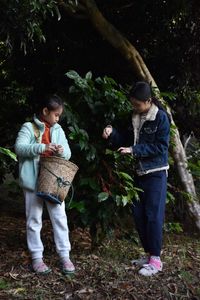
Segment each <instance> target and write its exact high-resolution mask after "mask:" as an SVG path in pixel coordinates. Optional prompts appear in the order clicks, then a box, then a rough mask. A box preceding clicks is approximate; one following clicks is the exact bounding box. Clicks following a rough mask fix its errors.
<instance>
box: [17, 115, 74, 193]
mask: <svg viewBox="0 0 200 300" xmlns="http://www.w3.org/2000/svg"><path fill="white" fill-rule="evenodd" d="M34 123H35V124H36V125H37V127H38V129H39V133H40V134H39V141H37V140H36V137H35V135H34V129H33V124H32V123H31V122H26V123H24V124H23V125H22V127H21V129H20V131H19V132H18V136H17V139H16V142H15V152H16V154H17V156H18V159H19V184H20V186H21V187H22V188H23V189H28V190H31V191H35V188H36V184H37V178H38V171H39V160H40V154H42V153H43V152H44V151H45V144H42V143H41V139H42V135H43V133H44V130H45V125H44V123H42V122H41V121H40V120H39V119H37V117H36V116H35V115H34ZM50 135H51V143H55V144H58V145H62V146H63V148H64V152H63V153H62V154H61V155H59V157H62V158H64V159H66V160H69V159H70V157H71V150H70V148H69V145H68V141H67V139H66V136H65V133H64V131H63V129H62V127H61V126H60V125H59V124H55V125H54V126H52V127H51V128H50Z"/></svg>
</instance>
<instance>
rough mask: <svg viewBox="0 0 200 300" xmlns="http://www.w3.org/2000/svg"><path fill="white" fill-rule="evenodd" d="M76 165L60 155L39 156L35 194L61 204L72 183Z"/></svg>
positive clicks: (76, 169) (76, 168)
mask: <svg viewBox="0 0 200 300" xmlns="http://www.w3.org/2000/svg"><path fill="white" fill-rule="evenodd" d="M77 171H78V166H77V165H75V164H74V163H72V162H70V161H68V160H65V159H63V158H60V157H56V156H50V157H41V159H40V173H39V178H38V188H37V195H38V196H39V197H41V198H44V199H45V200H50V201H51V202H55V203H59V204H61V203H62V202H63V201H64V200H65V198H66V196H67V194H68V191H69V189H70V187H71V185H72V181H73V179H74V176H75V174H76V172H77Z"/></svg>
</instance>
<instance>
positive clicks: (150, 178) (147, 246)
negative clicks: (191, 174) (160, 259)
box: [133, 171, 167, 256]
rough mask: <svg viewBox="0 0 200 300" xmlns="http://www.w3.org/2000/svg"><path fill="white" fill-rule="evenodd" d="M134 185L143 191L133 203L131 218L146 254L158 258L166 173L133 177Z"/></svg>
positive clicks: (165, 190) (160, 244)
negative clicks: (133, 220)
mask: <svg viewBox="0 0 200 300" xmlns="http://www.w3.org/2000/svg"><path fill="white" fill-rule="evenodd" d="M135 184H136V186H137V187H139V188H140V189H142V190H143V192H140V193H139V197H140V200H134V202H133V216H134V219H135V225H136V229H137V231H138V234H139V237H140V240H141V243H142V246H143V248H144V250H145V252H146V253H150V255H155V256H160V252H161V247H162V231H163V228H162V227H163V222H164V213H165V202H166V192H167V175H166V171H158V172H154V173H149V174H147V175H143V176H136V177H135Z"/></svg>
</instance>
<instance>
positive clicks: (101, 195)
mask: <svg viewBox="0 0 200 300" xmlns="http://www.w3.org/2000/svg"><path fill="white" fill-rule="evenodd" d="M108 197H109V194H108V193H106V192H102V193H99V194H98V202H103V201H105V200H107V199H108Z"/></svg>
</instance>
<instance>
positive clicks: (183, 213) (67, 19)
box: [0, 0, 200, 246]
mask: <svg viewBox="0 0 200 300" xmlns="http://www.w3.org/2000/svg"><path fill="white" fill-rule="evenodd" d="M0 2H1V10H0V86H1V90H0V97H1V99H0V100H1V114H0V141H1V144H0V146H1V147H2V148H1V156H0V166H1V170H0V180H1V189H4V187H5V186H6V189H7V194H6V195H8V196H9V197H8V198H9V200H8V201H10V202H8V203H9V204H5V199H4V196H3V194H1V207H2V211H3V207H4V206H6V205H8V206H9V208H8V209H7V210H6V214H7V215H10V214H12V215H15V216H19V215H20V212H19V211H18V210H17V208H18V204H19V203H21V202H22V194H21V192H20V190H19V188H18V185H17V183H16V181H15V180H10V175H9V174H11V173H12V175H13V176H14V178H16V179H17V162H16V161H14V160H12V159H11V157H10V156H9V155H8V156H7V155H5V154H6V153H7V154H9V153H8V152H5V150H4V149H9V150H11V151H13V150H14V149H13V145H14V142H15V138H16V135H17V132H18V130H19V128H20V126H21V124H22V123H23V122H25V121H26V120H31V118H32V115H33V113H34V110H35V104H36V102H37V101H38V100H39V99H41V98H42V97H43V96H44V95H45V94H46V93H57V94H58V95H59V96H61V97H62V98H63V99H64V101H65V113H64V115H63V118H62V120H61V125H62V126H63V128H64V130H65V132H66V135H67V136H68V139H69V143H70V147H71V149H72V159H71V160H72V161H73V162H75V163H76V164H77V165H78V166H79V172H78V173H77V175H76V178H75V181H74V183H73V184H74V187H75V194H74V198H73V201H72V202H71V203H70V205H69V207H68V216H69V224H70V228H71V230H75V229H76V228H89V231H90V235H91V237H92V246H95V245H96V244H99V243H100V242H101V241H102V240H103V238H105V236H106V235H109V236H112V235H113V234H115V232H116V231H117V230H120V232H121V233H120V235H123V236H128V237H129V238H133V237H132V233H130V231H132V226H133V224H132V223H131V221H130V220H129V217H130V219H131V206H130V203H131V201H132V199H136V198H137V187H135V185H134V178H132V176H131V174H132V166H133V165H134V160H132V159H131V158H130V157H126V158H123V159H120V158H119V156H118V154H117V153H115V152H112V151H109V150H107V149H106V148H107V146H106V143H105V141H104V140H102V138H101V135H102V130H103V128H104V126H105V125H106V124H108V123H112V124H121V125H122V126H124V125H125V124H126V121H127V117H128V116H129V115H130V111H131V108H130V104H129V101H128V98H127V94H128V90H129V88H130V86H131V85H132V84H134V83H135V82H136V81H138V80H141V79H144V80H147V81H150V82H151V80H149V78H151V76H149V73H148V72H150V73H151V74H153V78H154V79H155V81H156V84H157V86H158V87H159V96H160V97H163V98H164V101H165V103H166V104H167V105H168V106H169V107H170V109H171V113H172V116H173V119H174V122H175V125H173V126H172V130H171V131H172V139H171V149H172V148H173V146H174V144H173V143H174V141H173V132H174V129H175V128H176V129H178V132H179V134H180V141H181V143H182V145H183V149H184V151H185V153H186V157H187V167H186V169H187V170H188V169H189V170H190V172H191V174H192V179H193V181H194V186H195V197H194V195H193V194H190V192H188V190H187V189H186V188H185V186H184V185H183V182H182V180H181V179H180V174H179V172H178V168H177V161H176V159H175V158H174V156H173V154H171V153H172V152H173V151H170V160H169V162H170V171H169V184H168V198H167V211H166V222H165V226H164V229H165V232H175V233H181V232H182V231H184V232H192V233H195V232H199V227H198V224H200V223H198V222H199V219H198V211H199V193H200V184H199V183H200V152H199V141H200V130H199V116H200V53H199V52H200V40H199V36H200V26H199V25H200V18H199V15H200V14H199V13H200V7H199V4H198V1H194V0H193V1H186V0H176V1H164V0H163V1H157V0H156V1H146V0H141V1H130V0H123V1H122V0H110V1H104V0H101V1H100V0H97V1H96V2H95V1H93V0H80V1H78V0H77V1H62V0H59V1H54V0H47V1H38V0H31V1H27V0H23V1H14V0H12V1H5V0H1V1H0ZM96 5H97V6H96ZM99 13H101V14H102V16H103V17H104V18H105V20H107V21H108V23H106V22H104V23H100V22H98V21H100V19H99V16H100V15H98V14H99ZM95 16H96V18H95ZM101 21H102V20H101ZM103 21H104V20H103ZM108 25H111V27H110V26H108ZM106 28H107V32H106ZM116 30H118V31H117V32H116ZM118 33H119V34H118ZM113 37H116V40H117V41H121V42H122V44H123V43H124V45H125V46H122V47H121V46H120V43H119V44H118V42H117V43H116V42H115V41H114V40H113ZM123 39H125V40H123ZM127 41H129V43H130V44H131V45H133V47H134V49H136V56H137V57H142V59H143V62H144V64H143V62H142V65H143V66H144V69H145V68H147V71H145V72H146V73H145V72H144V74H147V75H148V76H145V75H144V76H141V74H139V72H138V69H137V67H135V65H134V63H133V60H131V59H130V57H129V55H128V54H127V52H126V51H125V50H123V49H125V48H126V45H128V47H129V49H130V45H129V44H128V43H127ZM123 47H124V48H123ZM145 70H146V69H145ZM151 83H153V85H154V81H153V82H151ZM8 178H9V182H8ZM13 201H14V202H13ZM193 201H195V217H194V214H193V213H192V214H191V211H190V210H189V209H188V203H192V202H193ZM2 203H3V204H2ZM12 203H13V206H14V207H15V208H13V206H12ZM16 203H17V204H16ZM189 205H190V204H189ZM19 206H20V205H19ZM189 207H190V206H189ZM11 208H12V209H14V210H15V212H14V213H13V212H12V213H11ZM196 212H197V213H196ZM22 217H23V213H22ZM199 218H200V215H199ZM122 220H123V221H122ZM130 224H131V225H130ZM133 239H134V240H136V239H137V238H136V237H135V236H134V238H133Z"/></svg>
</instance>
